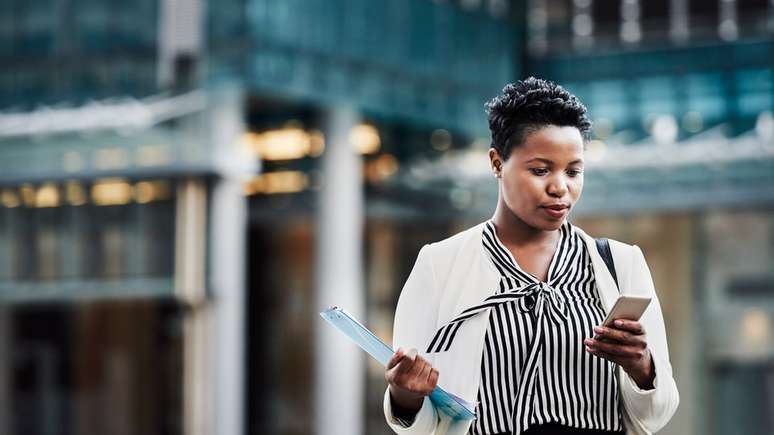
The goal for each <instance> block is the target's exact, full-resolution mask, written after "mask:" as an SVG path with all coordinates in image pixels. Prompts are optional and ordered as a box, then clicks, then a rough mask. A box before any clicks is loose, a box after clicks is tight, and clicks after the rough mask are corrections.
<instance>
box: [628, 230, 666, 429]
mask: <svg viewBox="0 0 774 435" xmlns="http://www.w3.org/2000/svg"><path fill="white" fill-rule="evenodd" d="M631 261H632V262H631V269H630V271H631V273H630V281H629V290H630V293H631V294H633V295H639V296H649V297H651V298H653V299H652V301H651V303H650V306H649V307H648V309H647V310H646V311H645V313H644V314H643V315H642V318H641V319H640V323H641V324H642V325H643V327H644V328H645V333H646V334H647V337H648V348H649V350H650V353H651V355H652V358H653V364H654V366H655V371H656V377H655V380H654V382H653V386H654V388H653V389H650V390H643V389H641V388H639V387H638V386H637V384H636V383H635V382H634V380H633V379H631V377H629V375H628V374H626V372H624V371H623V370H621V372H620V375H621V376H620V377H619V379H621V382H620V383H621V385H620V388H621V395H622V398H623V400H624V404H625V405H626V408H627V410H628V411H629V414H630V417H631V420H632V423H633V424H636V425H638V426H640V428H641V429H645V430H646V431H647V432H656V431H658V430H660V429H661V428H663V427H664V426H665V425H666V424H667V423H668V422H669V420H670V419H671V418H672V415H674V413H675V411H676V410H677V406H678V404H679V403H680V395H679V393H678V391H677V385H676V384H675V380H674V378H673V377H672V365H671V364H670V362H669V349H668V347H667V338H666V331H665V327H664V317H663V314H662V313H661V305H660V303H659V300H658V295H657V294H656V291H655V288H654V286H653V279H652V277H651V274H650V269H649V268H648V265H647V263H646V262H645V257H644V255H643V254H642V250H640V248H639V247H638V246H636V245H635V246H633V252H632V260H631Z"/></svg>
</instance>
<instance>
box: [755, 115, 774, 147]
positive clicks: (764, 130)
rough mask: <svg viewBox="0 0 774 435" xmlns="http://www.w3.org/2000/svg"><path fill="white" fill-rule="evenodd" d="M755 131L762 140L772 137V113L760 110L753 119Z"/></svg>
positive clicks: (773, 132) (773, 130)
mask: <svg viewBox="0 0 774 435" xmlns="http://www.w3.org/2000/svg"><path fill="white" fill-rule="evenodd" d="M755 133H756V134H757V135H758V138H760V139H761V140H762V141H770V140H772V139H773V138H774V115H772V113H771V112H770V111H765V112H762V113H760V114H759V115H758V118H757V119H756V120H755Z"/></svg>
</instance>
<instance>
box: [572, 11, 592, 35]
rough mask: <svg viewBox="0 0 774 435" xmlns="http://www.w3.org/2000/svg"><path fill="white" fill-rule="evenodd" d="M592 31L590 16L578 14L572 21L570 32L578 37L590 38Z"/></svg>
mask: <svg viewBox="0 0 774 435" xmlns="http://www.w3.org/2000/svg"><path fill="white" fill-rule="evenodd" d="M592 30H593V25H592V22H591V15H589V14H578V15H576V16H575V17H573V19H572V32H573V33H574V34H576V35H578V36H590V35H591V32H592Z"/></svg>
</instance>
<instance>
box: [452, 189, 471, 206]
mask: <svg viewBox="0 0 774 435" xmlns="http://www.w3.org/2000/svg"><path fill="white" fill-rule="evenodd" d="M449 201H450V202H451V204H452V206H453V207H454V208H456V209H458V210H464V209H466V208H468V207H470V206H471V204H473V194H472V193H471V192H470V190H468V189H463V188H459V187H455V188H453V189H452V190H450V191H449Z"/></svg>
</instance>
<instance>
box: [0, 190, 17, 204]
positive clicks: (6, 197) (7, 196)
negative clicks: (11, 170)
mask: <svg viewBox="0 0 774 435" xmlns="http://www.w3.org/2000/svg"><path fill="white" fill-rule="evenodd" d="M0 202H1V203H2V204H3V207H8V208H16V207H18V206H19V205H20V204H21V201H19V197H18V196H16V193H15V192H14V191H13V190H11V189H3V191H2V193H0Z"/></svg>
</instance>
